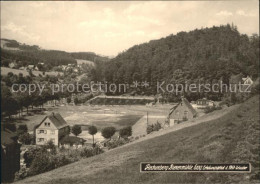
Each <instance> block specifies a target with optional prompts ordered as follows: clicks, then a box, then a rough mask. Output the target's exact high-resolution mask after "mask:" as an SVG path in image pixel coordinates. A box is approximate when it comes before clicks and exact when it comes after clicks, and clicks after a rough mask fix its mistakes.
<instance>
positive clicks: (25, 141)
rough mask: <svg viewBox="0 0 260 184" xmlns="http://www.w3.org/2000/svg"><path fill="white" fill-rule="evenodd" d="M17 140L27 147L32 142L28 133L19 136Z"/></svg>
mask: <svg viewBox="0 0 260 184" xmlns="http://www.w3.org/2000/svg"><path fill="white" fill-rule="evenodd" d="M18 140H19V141H20V142H21V143H22V144H26V145H29V144H31V143H32V142H33V137H32V136H31V135H30V134H29V133H23V134H21V135H19V138H18Z"/></svg>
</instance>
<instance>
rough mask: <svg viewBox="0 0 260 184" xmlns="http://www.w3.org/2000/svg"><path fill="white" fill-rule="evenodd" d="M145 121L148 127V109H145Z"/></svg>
mask: <svg viewBox="0 0 260 184" xmlns="http://www.w3.org/2000/svg"><path fill="white" fill-rule="evenodd" d="M146 123H147V127H148V111H147V114H146Z"/></svg>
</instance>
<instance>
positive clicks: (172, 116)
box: [167, 98, 197, 126]
mask: <svg viewBox="0 0 260 184" xmlns="http://www.w3.org/2000/svg"><path fill="white" fill-rule="evenodd" d="M196 115H197V112H196V110H195V109H194V108H193V107H192V106H191V104H190V103H189V101H188V100H187V99H186V98H182V100H181V102H180V103H179V104H178V105H176V106H175V107H173V108H172V109H171V110H170V113H169V115H168V118H167V119H168V124H169V126H173V125H174V124H178V123H181V122H183V121H187V120H190V119H192V118H194V117H196Z"/></svg>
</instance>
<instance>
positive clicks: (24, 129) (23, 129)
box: [17, 125, 28, 135]
mask: <svg viewBox="0 0 260 184" xmlns="http://www.w3.org/2000/svg"><path fill="white" fill-rule="evenodd" d="M27 132H28V127H27V125H19V126H18V129H17V134H18V135H21V134H24V133H27Z"/></svg>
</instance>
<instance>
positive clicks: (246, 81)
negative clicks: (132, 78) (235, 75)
mask: <svg viewBox="0 0 260 184" xmlns="http://www.w3.org/2000/svg"><path fill="white" fill-rule="evenodd" d="M242 80H243V84H249V85H251V84H253V80H252V79H251V78H250V77H249V76H247V77H245V78H242Z"/></svg>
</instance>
